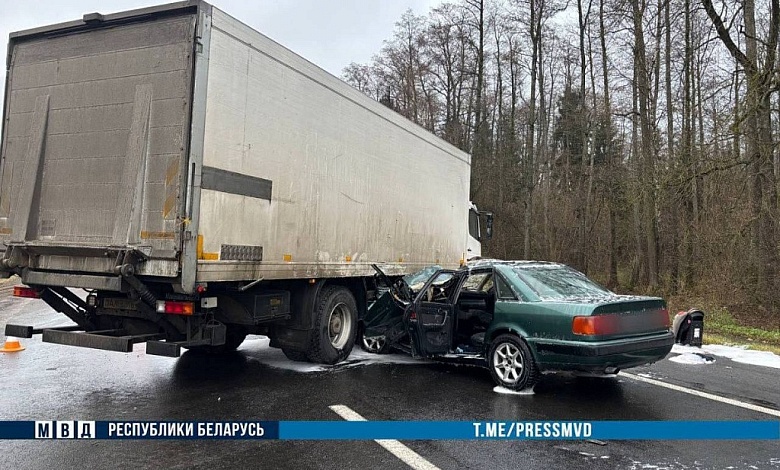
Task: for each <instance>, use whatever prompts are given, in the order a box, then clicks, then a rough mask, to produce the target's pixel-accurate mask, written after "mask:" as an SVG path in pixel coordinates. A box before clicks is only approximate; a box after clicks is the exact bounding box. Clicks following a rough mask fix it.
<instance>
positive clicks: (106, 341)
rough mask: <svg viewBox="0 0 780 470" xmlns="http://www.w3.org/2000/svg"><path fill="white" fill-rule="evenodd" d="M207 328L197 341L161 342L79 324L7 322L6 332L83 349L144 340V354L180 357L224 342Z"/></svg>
mask: <svg viewBox="0 0 780 470" xmlns="http://www.w3.org/2000/svg"><path fill="white" fill-rule="evenodd" d="M217 330H219V331H210V332H209V333H210V334H209V336H207V337H204V338H203V339H199V340H189V341H164V338H165V335H164V334H157V333H150V334H141V335H128V334H126V331H125V330H121V329H118V330H101V331H90V332H85V331H84V329H83V328H82V327H80V326H78V325H69V326H60V327H53V328H35V327H32V326H27V325H10V324H9V325H6V326H5V335H6V336H14V337H16V338H32V337H33V335H43V342H44V343H54V344H63V345H66V346H79V347H82V348H91V349H102V350H104V351H116V352H123V353H129V352H133V345H135V344H137V343H144V342H145V343H146V354H151V355H155V356H166V357H179V356H181V349H182V348H185V349H186V348H191V347H195V346H218V345H220V344H224V343H225V332H224V327H223V329H217Z"/></svg>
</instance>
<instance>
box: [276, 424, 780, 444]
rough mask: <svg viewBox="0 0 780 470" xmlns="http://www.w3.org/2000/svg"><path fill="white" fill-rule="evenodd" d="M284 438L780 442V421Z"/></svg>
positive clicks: (311, 431)
mask: <svg viewBox="0 0 780 470" xmlns="http://www.w3.org/2000/svg"><path fill="white" fill-rule="evenodd" d="M279 438H280V439H398V440H417V439H426V440H427V439H431V440H435V439H491V440H496V439H504V440H581V439H601V440H629V439H641V440H695V439H702V440H710V439H780V421H281V422H279Z"/></svg>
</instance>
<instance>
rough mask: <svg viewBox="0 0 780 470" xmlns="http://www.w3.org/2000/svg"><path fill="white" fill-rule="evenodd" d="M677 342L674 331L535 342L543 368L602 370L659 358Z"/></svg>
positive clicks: (538, 360) (649, 361) (650, 361)
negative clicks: (589, 340) (590, 340)
mask: <svg viewBox="0 0 780 470" xmlns="http://www.w3.org/2000/svg"><path fill="white" fill-rule="evenodd" d="M673 345H674V335H672V333H671V332H668V333H664V334H661V335H654V336H652V337H649V338H648V337H643V338H638V339H637V338H634V339H623V340H613V341H602V342H593V343H586V342H577V341H544V340H539V341H535V342H534V346H535V349H536V355H537V363H538V365H539V367H540V368H541V369H543V370H548V369H568V370H584V371H603V370H604V369H607V368H617V369H627V368H630V367H636V366H639V365H643V364H648V363H652V362H656V361H659V360H661V359H663V358H664V357H666V355H667V354H669V351H671V350H672V346H673Z"/></svg>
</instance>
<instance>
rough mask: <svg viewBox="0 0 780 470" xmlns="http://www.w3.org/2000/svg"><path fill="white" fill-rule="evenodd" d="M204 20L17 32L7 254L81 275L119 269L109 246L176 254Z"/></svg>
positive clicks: (6, 161) (0, 225) (5, 153)
mask: <svg viewBox="0 0 780 470" xmlns="http://www.w3.org/2000/svg"><path fill="white" fill-rule="evenodd" d="M196 18H197V15H195V14H194V13H193V12H192V11H189V10H182V11H180V12H170V11H169V12H166V13H165V14H159V15H144V16H141V17H135V18H122V19H110V20H109V19H106V20H103V19H102V17H100V16H99V15H97V16H95V17H94V18H93V19H92V20H91V21H87V18H86V17H85V21H84V22H77V23H82V24H80V25H79V24H75V25H74V24H65V25H62V26H63V27H62V28H61V29H59V30H58V29H57V28H56V27H54V28H49V29H47V30H45V31H36V30H32V31H30V32H27V33H19V34H16V35H12V37H11V42H10V44H9V54H8V70H9V72H8V77H7V87H6V96H5V105H4V108H3V109H4V110H3V113H4V114H3V117H4V121H3V124H4V132H3V140H2V147H0V149H1V150H2V162H1V163H0V249H2V248H3V247H2V244H5V245H6V246H19V247H21V248H22V249H24V250H26V252H29V253H30V254H34V255H35V256H31V257H30V261H29V263H31V265H30V266H29V267H31V268H41V269H47V270H78V271H81V272H84V271H88V272H94V271H105V270H110V269H112V267H113V266H112V265H114V264H115V260H101V259H99V258H100V256H96V254H99V253H100V251H101V250H103V249H106V248H117V247H118V248H128V247H130V248H133V249H142V251H144V252H145V253H147V254H148V255H149V256H150V257H151V258H161V259H168V260H174V259H176V257H177V253H178V252H179V251H180V246H181V226H182V218H183V216H182V214H183V208H184V203H183V198H184V196H183V195H182V194H183V192H182V189H183V188H184V187H186V169H187V163H186V155H187V153H188V140H189V131H190V129H189V127H190V126H189V122H190V108H191V99H192V76H193V51H194V45H195V34H196ZM169 271H170V270H169ZM159 275H175V273H174V272H167V273H159Z"/></svg>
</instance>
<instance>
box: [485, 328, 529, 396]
mask: <svg viewBox="0 0 780 470" xmlns="http://www.w3.org/2000/svg"><path fill="white" fill-rule="evenodd" d="M487 359H488V369H490V375H491V376H492V377H493V380H494V381H495V382H496V384H498V385H500V386H502V387H504V388H508V389H509V390H523V389H525V388H531V387H533V386H534V385H536V381H537V380H538V379H539V369H538V368H537V367H536V362H534V358H533V355H532V354H531V350H530V349H529V348H528V345H527V344H526V343H525V341H523V340H522V339H521V338H519V337H517V336H515V335H510V334H506V335H500V336H498V337H497V338H496V339H494V340H493V341H492V342H491V343H490V350H489V352H488V357H487Z"/></svg>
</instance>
